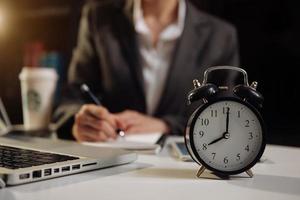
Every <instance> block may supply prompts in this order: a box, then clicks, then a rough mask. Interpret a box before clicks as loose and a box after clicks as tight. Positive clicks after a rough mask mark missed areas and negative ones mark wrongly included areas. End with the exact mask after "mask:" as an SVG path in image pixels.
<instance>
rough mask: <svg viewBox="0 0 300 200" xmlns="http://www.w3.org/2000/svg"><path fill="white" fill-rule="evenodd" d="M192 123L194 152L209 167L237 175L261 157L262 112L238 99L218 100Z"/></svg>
mask: <svg viewBox="0 0 300 200" xmlns="http://www.w3.org/2000/svg"><path fill="white" fill-rule="evenodd" d="M195 117H196V118H195V119H194V120H193V122H192V125H191V129H190V130H191V132H190V139H191V143H192V144H191V146H192V149H193V152H194V154H195V156H196V158H197V160H199V161H200V162H201V164H203V165H204V166H205V167H206V168H208V169H211V170H215V171H217V172H222V173H227V174H237V173H240V172H243V171H245V170H247V169H249V168H250V167H252V166H253V165H254V164H255V163H256V162H257V161H258V159H259V158H260V157H261V155H262V153H263V150H264V147H265V142H264V135H263V134H264V133H263V127H262V120H261V118H260V115H259V114H258V113H257V111H256V110H254V109H253V108H252V107H251V106H247V104H246V103H243V102H242V101H241V102H240V101H237V100H223V101H218V102H215V103H212V104H209V105H208V106H204V108H200V109H199V110H198V111H197V113H196V115H195Z"/></svg>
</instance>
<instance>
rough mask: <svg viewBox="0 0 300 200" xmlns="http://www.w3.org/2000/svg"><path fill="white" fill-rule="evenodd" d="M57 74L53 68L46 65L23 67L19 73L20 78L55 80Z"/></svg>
mask: <svg viewBox="0 0 300 200" xmlns="http://www.w3.org/2000/svg"><path fill="white" fill-rule="evenodd" d="M57 78H58V75H57V73H56V71H55V69H53V68H46V67H23V68H22V71H21V73H20V75H19V79H20V80H26V79H54V80H57Z"/></svg>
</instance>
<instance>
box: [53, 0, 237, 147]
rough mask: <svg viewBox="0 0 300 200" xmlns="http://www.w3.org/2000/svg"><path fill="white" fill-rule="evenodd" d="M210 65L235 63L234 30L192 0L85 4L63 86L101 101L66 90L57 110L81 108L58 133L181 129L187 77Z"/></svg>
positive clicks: (104, 136) (107, 135) (85, 135)
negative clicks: (88, 92) (84, 91)
mask: <svg viewBox="0 0 300 200" xmlns="http://www.w3.org/2000/svg"><path fill="white" fill-rule="evenodd" d="M215 65H234V66H237V65H238V44H237V37H236V32H235V29H234V28H233V27H232V26H231V25H229V24H227V23H225V22H223V21H221V20H219V19H217V18H215V17H213V16H210V15H208V14H205V13H203V12H201V11H200V10H199V9H197V8H196V7H195V6H194V5H193V4H192V3H190V2H189V1H186V0H164V1H161V0H127V1H103V2H97V3H89V4H87V5H86V6H85V7H84V9H83V14H82V19H81V24H80V30H79V37H78V44H77V47H76V49H75V51H74V55H73V58H72V62H71V66H70V69H69V79H68V86H69V88H72V91H75V93H76V91H77V92H78V91H79V89H80V85H81V84H83V83H86V84H88V85H89V86H90V88H91V89H92V91H94V92H95V94H96V95H98V96H99V97H100V96H101V101H102V104H103V105H104V106H96V105H92V104H85V105H83V104H84V103H83V102H82V101H79V100H78V98H74V95H73V97H70V95H69V94H68V95H67V94H66V95H65V96H66V99H67V100H66V101H64V102H63V103H62V104H61V106H60V107H59V108H58V110H57V113H61V112H66V111H67V110H68V109H69V108H70V106H72V107H73V108H74V107H75V108H78V109H75V110H76V111H78V112H77V114H76V115H75V120H70V121H69V122H68V123H66V124H65V126H63V128H62V129H60V130H59V131H58V134H59V136H60V137H62V138H70V136H73V137H74V138H75V139H77V140H78V141H106V140H108V139H111V138H116V132H115V129H116V128H122V129H124V131H125V132H127V133H137V134H138V133H142V132H163V133H167V134H182V132H183V129H184V126H185V123H186V118H187V116H186V114H185V113H186V107H185V105H186V103H185V101H186V94H187V92H188V91H189V90H190V89H191V88H192V82H191V81H192V80H193V79H194V78H200V79H201V77H202V75H203V72H204V71H205V69H207V68H208V67H210V66H215ZM73 93H74V92H73ZM73 119H74V118H73ZM71 129H72V131H70V130H71ZM71 132H72V135H71V134H68V133H71Z"/></svg>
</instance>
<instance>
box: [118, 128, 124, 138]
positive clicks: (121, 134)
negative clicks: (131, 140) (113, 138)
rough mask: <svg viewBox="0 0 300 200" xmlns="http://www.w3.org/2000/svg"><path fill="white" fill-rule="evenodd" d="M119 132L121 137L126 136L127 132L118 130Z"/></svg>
mask: <svg viewBox="0 0 300 200" xmlns="http://www.w3.org/2000/svg"><path fill="white" fill-rule="evenodd" d="M117 132H118V134H119V136H121V137H124V136H125V131H123V130H121V129H118V130H117Z"/></svg>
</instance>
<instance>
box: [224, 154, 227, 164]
mask: <svg viewBox="0 0 300 200" xmlns="http://www.w3.org/2000/svg"><path fill="white" fill-rule="evenodd" d="M223 162H224V163H225V164H227V163H228V158H227V156H226V157H225V158H224V160H223Z"/></svg>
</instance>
